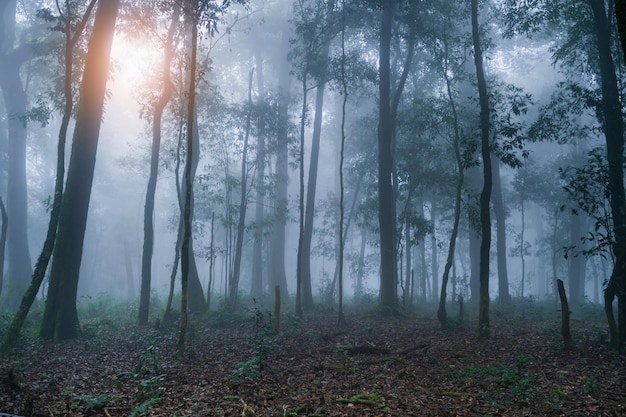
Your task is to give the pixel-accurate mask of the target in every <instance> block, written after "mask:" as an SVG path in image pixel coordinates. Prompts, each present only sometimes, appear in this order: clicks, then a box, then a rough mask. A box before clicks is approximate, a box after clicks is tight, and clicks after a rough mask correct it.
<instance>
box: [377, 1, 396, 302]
mask: <svg viewBox="0 0 626 417" xmlns="http://www.w3.org/2000/svg"><path fill="white" fill-rule="evenodd" d="M394 9H395V0H385V1H384V2H383V13H382V20H381V29H380V49H379V68H378V74H379V78H380V82H379V87H378V88H379V95H380V102H379V121H378V225H379V234H380V308H381V310H383V311H384V312H395V311H396V310H397V308H398V290H397V271H396V247H395V242H394V229H395V227H396V222H395V218H394V202H395V198H394V194H393V178H392V171H393V153H392V141H393V120H392V114H391V70H390V56H391V38H392V36H391V31H392V26H393V16H394V11H395V10H394Z"/></svg>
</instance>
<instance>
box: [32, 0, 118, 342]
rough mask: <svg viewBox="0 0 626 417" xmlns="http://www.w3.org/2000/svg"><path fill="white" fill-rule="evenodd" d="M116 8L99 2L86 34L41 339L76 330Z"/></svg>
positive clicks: (115, 3) (74, 334)
mask: <svg viewBox="0 0 626 417" xmlns="http://www.w3.org/2000/svg"><path fill="white" fill-rule="evenodd" d="M118 9H119V0H110V1H105V2H99V3H98V9H97V11H96V17H95V21H94V27H93V31H92V34H91V37H90V40H89V45H88V51H87V56H86V59H85V69H84V72H83V79H82V83H81V86H80V103H79V105H78V110H77V113H76V125H75V128H74V137H73V143H72V153H71V156H70V162H69V168H68V175H67V181H66V191H65V194H64V196H63V201H62V203H61V209H60V213H59V224H58V231H57V240H56V244H55V247H54V255H53V261H52V269H51V272H50V283H49V286H48V296H47V299H46V306H45V310H44V315H43V318H42V324H41V337H43V338H44V339H54V340H63V339H72V338H75V337H77V336H78V335H79V334H80V328H79V322H78V314H77V311H76V295H77V287H78V280H79V273H80V264H81V259H82V249H83V241H84V237H85V228H86V224H87V213H88V209H89V199H90V196H91V185H92V182H93V172H94V167H95V162H96V151H97V147H98V138H99V133H100V121H101V119H102V113H103V109H104V96H105V89H106V82H107V78H108V69H109V56H110V52H111V43H112V40H113V33H114V30H115V21H116V19H117V13H118Z"/></svg>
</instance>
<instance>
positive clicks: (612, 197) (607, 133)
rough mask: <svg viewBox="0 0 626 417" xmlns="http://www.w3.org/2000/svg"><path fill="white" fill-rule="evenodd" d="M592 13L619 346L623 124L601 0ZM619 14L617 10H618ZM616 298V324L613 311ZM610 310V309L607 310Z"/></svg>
mask: <svg viewBox="0 0 626 417" xmlns="http://www.w3.org/2000/svg"><path fill="white" fill-rule="evenodd" d="M587 3H588V4H589V6H590V7H591V10H592V12H593V19H594V26H595V30H596V41H597V47H598V53H599V64H600V84H601V89H602V110H603V116H604V117H603V121H604V123H603V125H604V126H603V128H604V137H605V140H606V147H607V161H608V165H609V202H610V205H611V214H612V217H613V236H614V242H613V254H614V255H615V265H614V267H613V273H612V274H611V278H610V279H609V284H608V285H607V288H606V290H605V311H606V313H607V321H608V322H609V329H610V332H611V335H610V336H611V342H610V343H611V346H612V347H613V348H616V349H622V348H623V347H624V342H625V340H626V290H625V288H626V196H625V192H624V171H623V163H624V124H623V117H622V116H623V115H622V108H621V102H620V94H619V89H618V84H617V77H616V73H615V64H614V62H613V57H612V55H611V39H610V27H611V24H610V21H609V20H608V18H607V13H606V9H605V4H604V0H587ZM618 13H619V12H618ZM615 296H616V297H617V316H618V317H617V320H618V322H617V324H615V320H614V317H613V314H612V309H613V307H612V304H613V298H614V297H615ZM609 310H610V312H609Z"/></svg>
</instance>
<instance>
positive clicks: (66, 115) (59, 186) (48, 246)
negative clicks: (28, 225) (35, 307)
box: [0, 0, 96, 356]
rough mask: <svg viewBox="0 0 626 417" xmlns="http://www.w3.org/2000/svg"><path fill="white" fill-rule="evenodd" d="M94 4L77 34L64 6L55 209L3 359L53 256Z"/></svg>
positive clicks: (1, 350) (0, 349)
mask: <svg viewBox="0 0 626 417" xmlns="http://www.w3.org/2000/svg"><path fill="white" fill-rule="evenodd" d="M95 4H96V0H91V1H90V3H89V5H88V6H87V9H86V10H85V14H84V15H83V17H82V18H81V20H80V21H79V22H78V23H77V24H76V26H75V27H74V34H72V25H71V24H70V23H71V22H70V21H69V19H70V15H71V13H70V9H69V7H70V5H69V3H68V2H66V3H65V5H66V19H67V20H66V21H65V22H64V24H65V31H64V34H65V51H64V52H65V54H64V64H65V72H64V74H63V95H64V101H65V105H64V108H63V115H62V118H61V125H60V127H59V136H58V142H57V165H56V180H55V184H54V199H53V202H52V210H51V211H50V221H49V223H48V231H47V233H46V239H45V241H44V244H43V248H42V250H41V252H40V254H39V257H38V258H37V263H36V264H35V270H34V272H33V277H32V279H31V283H30V285H29V287H28V289H27V290H26V293H24V297H22V302H21V304H20V307H19V309H18V311H17V313H16V314H15V316H14V317H13V320H11V324H10V325H9V328H8V330H7V331H6V332H5V334H4V337H3V338H2V344H1V345H0V356H4V354H5V353H6V352H7V351H8V349H9V347H10V346H11V345H12V344H13V343H14V341H15V340H17V339H18V338H17V336H18V334H19V332H20V331H21V329H22V326H23V324H24V321H25V320H26V316H27V315H28V312H29V311H30V308H31V307H32V304H33V302H34V301H35V297H36V296H37V293H38V292H39V288H40V287H41V283H42V282H43V280H44V277H45V274H46V270H47V268H48V264H49V262H50V257H51V256H52V251H53V249H54V244H55V241H56V236H57V226H58V223H59V214H60V211H61V202H62V198H63V180H64V179H65V144H66V141H67V128H68V126H69V122H70V117H71V114H72V109H73V108H74V98H73V95H72V68H73V64H72V62H73V56H74V47H75V46H76V43H77V42H78V40H79V39H80V37H81V36H82V33H83V31H84V29H85V26H86V24H87V21H88V20H89V16H90V15H91V12H92V11H93V8H94V7H95ZM1 202H2V201H1V200H0V203H1ZM2 213H3V219H4V221H3V229H2V238H0V255H1V257H3V256H4V238H5V237H6V236H5V232H6V230H5V227H6V213H5V212H4V207H2ZM2 265H4V260H1V261H0V268H2V267H1V266H2ZM0 274H1V272H0ZM0 287H1V286H0Z"/></svg>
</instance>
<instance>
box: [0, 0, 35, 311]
mask: <svg viewBox="0 0 626 417" xmlns="http://www.w3.org/2000/svg"><path fill="white" fill-rule="evenodd" d="M0 12H2V14H1V15H0V21H2V23H3V27H2V29H4V30H3V31H2V33H0V36H3V38H4V39H1V38H0V48H2V49H1V50H0V89H2V96H3V99H4V107H5V110H6V112H7V115H9V117H8V121H7V124H8V133H9V137H8V139H9V143H8V162H7V185H8V187H7V199H6V210H7V215H8V217H9V219H11V221H10V224H9V226H8V229H7V260H8V271H7V276H6V283H5V291H4V295H5V297H6V300H7V302H6V305H7V306H8V308H9V309H10V310H11V311H15V310H17V307H18V305H19V300H20V297H22V295H23V293H24V291H25V290H26V287H27V286H28V277H30V276H31V274H32V272H33V270H32V263H31V259H30V251H29V247H28V233H27V231H28V206H27V200H28V198H27V181H26V137H27V126H26V121H25V120H24V119H23V118H21V117H19V116H20V115H24V114H25V113H26V111H27V107H28V98H27V94H26V89H25V87H24V85H23V82H22V78H21V76H20V69H21V67H22V66H23V64H24V63H26V62H27V61H28V60H29V59H31V57H32V52H33V50H32V48H28V47H26V46H25V45H21V46H19V47H17V48H15V49H13V46H14V45H13V42H14V40H15V18H16V2H15V1H5V2H4V4H2V5H0Z"/></svg>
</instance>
